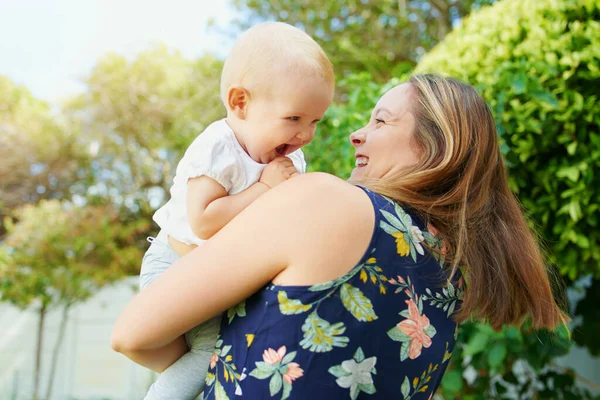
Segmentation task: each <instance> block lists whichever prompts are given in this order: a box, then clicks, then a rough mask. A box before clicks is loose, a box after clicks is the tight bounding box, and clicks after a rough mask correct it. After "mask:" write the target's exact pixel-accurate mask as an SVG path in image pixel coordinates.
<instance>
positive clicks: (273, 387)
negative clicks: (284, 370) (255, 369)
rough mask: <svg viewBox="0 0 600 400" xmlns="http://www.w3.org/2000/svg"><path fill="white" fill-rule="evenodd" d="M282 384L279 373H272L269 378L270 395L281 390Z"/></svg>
mask: <svg viewBox="0 0 600 400" xmlns="http://www.w3.org/2000/svg"><path fill="white" fill-rule="evenodd" d="M282 385H283V379H282V378H281V375H280V374H279V373H275V374H273V376H272V377H271V380H270V381H269V392H270V393H271V397H273V396H275V395H276V394H277V393H279V391H280V390H281V386H282Z"/></svg>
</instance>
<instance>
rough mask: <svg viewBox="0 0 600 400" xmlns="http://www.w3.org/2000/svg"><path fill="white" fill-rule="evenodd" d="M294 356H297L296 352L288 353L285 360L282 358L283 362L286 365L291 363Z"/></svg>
mask: <svg viewBox="0 0 600 400" xmlns="http://www.w3.org/2000/svg"><path fill="white" fill-rule="evenodd" d="M294 357H296V352H295V351H292V352H289V353H287V354H286V355H285V356H284V357H283V360H281V364H282V365H285V364H289V363H291V362H292V361H293V360H294Z"/></svg>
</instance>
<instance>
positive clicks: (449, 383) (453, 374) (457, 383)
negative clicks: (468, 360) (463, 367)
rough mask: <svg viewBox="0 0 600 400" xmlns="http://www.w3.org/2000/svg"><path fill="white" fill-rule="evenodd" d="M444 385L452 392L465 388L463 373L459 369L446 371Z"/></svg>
mask: <svg viewBox="0 0 600 400" xmlns="http://www.w3.org/2000/svg"><path fill="white" fill-rule="evenodd" d="M442 387H443V388H444V390H448V391H449V392H452V393H457V392H460V391H461V390H462V388H463V380H462V375H461V374H460V371H459V370H455V369H453V370H450V371H448V372H446V374H445V375H444V377H443V379H442Z"/></svg>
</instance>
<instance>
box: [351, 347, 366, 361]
mask: <svg viewBox="0 0 600 400" xmlns="http://www.w3.org/2000/svg"><path fill="white" fill-rule="evenodd" d="M353 358H354V360H356V362H358V363H360V362H362V361H363V360H364V359H365V353H363V350H362V349H361V348H360V347H359V348H358V349H356V352H355V353H354V357H353Z"/></svg>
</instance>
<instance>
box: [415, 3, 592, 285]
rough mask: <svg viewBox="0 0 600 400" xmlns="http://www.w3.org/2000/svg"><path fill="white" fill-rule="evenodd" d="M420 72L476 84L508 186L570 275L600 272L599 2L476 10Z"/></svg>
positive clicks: (511, 5) (425, 59)
mask: <svg viewBox="0 0 600 400" xmlns="http://www.w3.org/2000/svg"><path fill="white" fill-rule="evenodd" d="M416 71H417V72H419V73H421V72H437V73H443V74H448V75H451V76H453V77H455V78H459V79H462V80H464V81H466V82H467V83H470V84H472V85H474V86H476V87H477V88H478V90H479V92H480V93H481V94H482V95H483V96H484V97H485V98H486V100H487V101H488V103H489V104H490V107H491V108H492V111H493V113H494V116H495V118H496V121H497V125H498V131H499V134H500V135H501V137H502V139H503V142H504V144H505V145H504V146H503V148H504V150H505V156H506V160H507V163H508V166H509V168H510V176H511V185H512V188H513V190H514V191H515V192H517V193H518V196H519V198H520V199H521V201H522V202H523V205H524V206H525V208H526V209H527V211H528V213H529V214H530V217H531V219H532V220H533V221H535V223H536V224H537V229H538V231H539V232H540V233H541V235H542V237H543V238H544V239H545V240H546V241H547V245H548V247H549V249H550V250H551V251H550V253H551V257H552V261H553V263H555V264H556V265H558V267H559V270H560V272H561V273H562V274H563V275H566V276H568V277H569V278H570V279H572V280H574V279H575V278H576V277H577V276H578V275H580V274H590V273H591V274H593V275H594V276H595V277H600V268H598V265H599V263H600V245H599V244H600V229H599V227H598V223H599V222H600V219H599V214H600V213H599V212H598V209H599V208H600V174H599V173H598V171H600V129H599V126H600V101H599V99H598V96H599V95H600V91H599V88H600V1H598V0H503V1H500V2H498V3H496V4H495V5H494V6H491V7H486V8H484V9H482V10H480V11H478V12H475V13H473V14H472V15H471V16H470V17H468V18H467V19H466V20H465V21H464V23H463V24H462V25H461V26H460V27H458V28H457V29H456V30H455V31H453V32H452V33H451V34H449V35H448V36H447V37H446V39H444V41H443V42H442V43H440V44H439V45H438V46H437V47H436V48H434V49H433V50H432V51H431V52H430V53H428V54H426V55H425V56H424V57H423V59H422V60H421V61H420V63H419V65H418V66H417V70H416Z"/></svg>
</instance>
